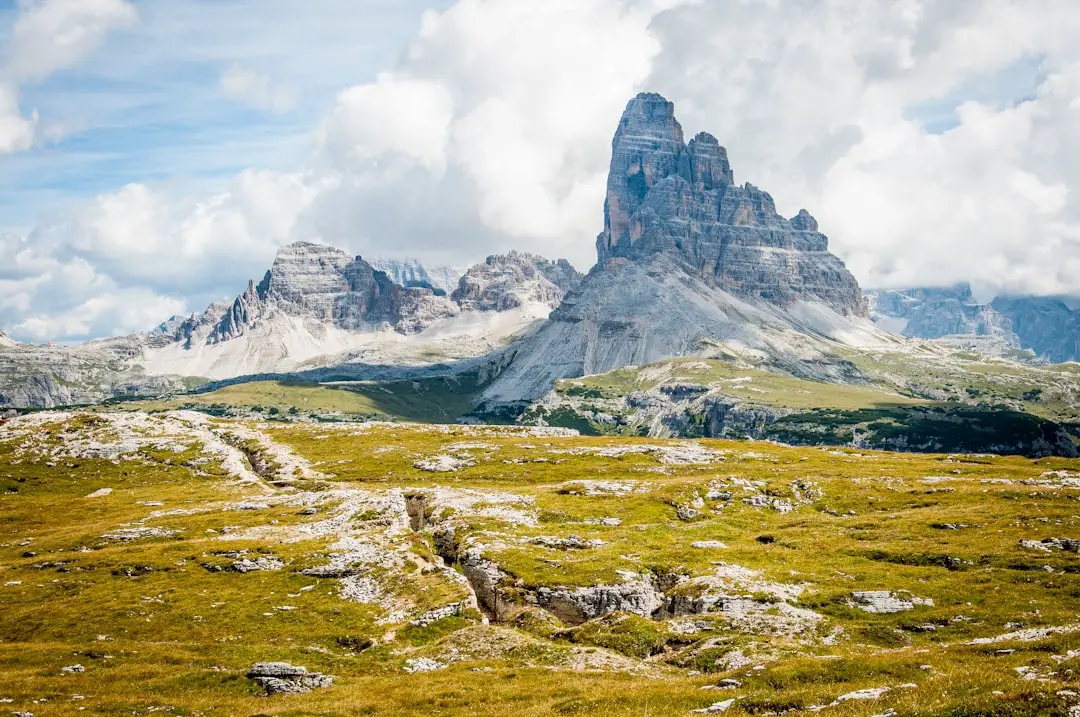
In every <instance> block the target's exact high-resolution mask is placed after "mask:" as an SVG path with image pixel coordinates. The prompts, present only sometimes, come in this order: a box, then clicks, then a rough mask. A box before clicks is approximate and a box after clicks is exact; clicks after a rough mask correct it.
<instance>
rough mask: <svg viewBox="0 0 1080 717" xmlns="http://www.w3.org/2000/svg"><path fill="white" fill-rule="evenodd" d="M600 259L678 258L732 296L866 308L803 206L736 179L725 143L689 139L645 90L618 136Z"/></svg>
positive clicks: (845, 309) (667, 106)
mask: <svg viewBox="0 0 1080 717" xmlns="http://www.w3.org/2000/svg"><path fill="white" fill-rule="evenodd" d="M604 208H605V212H604V214H605V217H604V231H603V232H602V233H601V234H600V236H599V238H598V239H597V254H598V260H599V264H600V265H601V266H602V265H604V264H606V263H607V262H609V261H610V260H611V259H613V258H616V257H625V258H628V259H632V260H637V259H641V258H643V257H647V256H649V255H652V254H656V253H668V254H671V255H673V256H677V257H678V258H679V259H680V260H681V261H682V262H684V263H685V264H686V265H688V266H689V267H691V268H692V270H693V272H694V273H696V274H697V275H698V276H699V277H700V278H701V279H702V280H704V281H706V282H707V283H709V284H711V285H713V286H716V287H718V288H722V289H724V290H726V291H728V292H730V293H732V294H735V295H737V296H740V297H745V298H751V299H763V300H765V301H768V302H770V303H774V304H779V305H787V304H791V303H793V302H794V301H797V300H799V299H816V300H818V301H820V302H822V303H825V304H828V305H830V306H832V307H833V308H835V309H836V310H837V311H839V312H841V313H845V314H856V315H865V314H866V308H865V305H864V301H863V298H862V292H861V291H860V290H859V285H858V283H857V282H856V281H855V278H854V277H853V276H852V275H851V273H850V272H848V270H847V269H846V268H844V265H843V263H842V262H841V261H840V260H839V259H837V258H836V257H835V256H833V255H832V254H829V253H828V239H826V237H825V236H824V235H823V234H820V233H818V231H817V222H816V221H815V220H814V218H813V217H811V216H810V215H809V213H807V212H806V211H805V210H803V211H801V212H799V215H798V216H797V217H795V219H794V220H793V221H788V220H787V219H784V218H783V217H781V216H780V215H779V214H777V212H776V207H775V205H774V203H773V199H772V197H771V196H769V194H768V193H767V192H764V191H762V190H760V189H758V188H757V187H754V186H753V185H751V184H745V185H743V186H737V185H736V184H735V181H734V174H733V172H732V170H731V164H730V163H729V161H728V156H727V150H726V149H724V148H723V147H721V146H720V144H719V143H718V142H717V140H716V138H715V137H713V136H712V135H710V134H708V133H706V132H702V133H700V134H698V135H697V136H695V137H694V138H693V139H692V140H690V142H689V144H684V142H683V132H682V126H681V125H680V124H679V122H678V120H676V119H675V107H674V105H673V104H672V103H671V102H668V101H667V100H666V99H664V98H663V97H661V96H660V95H657V94H641V95H638V96H637V97H635V98H634V99H633V100H631V101H630V103H629V104H628V105H627V107H626V111H625V112H624V113H623V116H622V120H621V121H620V122H619V127H618V129H617V130H616V132H615V139H614V141H613V143H612V157H611V167H610V172H609V174H608V188H607V200H606V202H605V207H604Z"/></svg>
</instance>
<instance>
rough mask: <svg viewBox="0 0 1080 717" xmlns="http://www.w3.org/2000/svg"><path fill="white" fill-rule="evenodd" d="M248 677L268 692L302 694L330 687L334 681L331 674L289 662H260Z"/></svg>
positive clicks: (252, 667)
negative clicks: (310, 670)
mask: <svg viewBox="0 0 1080 717" xmlns="http://www.w3.org/2000/svg"><path fill="white" fill-rule="evenodd" d="M247 676H248V679H250V680H252V681H254V682H255V683H256V684H258V685H259V686H260V687H262V688H263V689H264V690H265V691H266V694H268V695H276V694H301V693H304V692H311V691H312V690H315V689H319V688H323V687H329V686H330V685H331V684H333V682H334V678H333V676H331V675H324V674H322V673H320V672H308V670H307V668H306V667H298V666H296V665H290V664H289V663H287V662H258V663H256V664H254V665H252V666H251V669H250V670H248V673H247Z"/></svg>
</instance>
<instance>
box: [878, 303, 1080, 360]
mask: <svg viewBox="0 0 1080 717" xmlns="http://www.w3.org/2000/svg"><path fill="white" fill-rule="evenodd" d="M867 296H868V298H869V300H870V308H871V318H872V319H873V320H874V321H875V322H876V323H877V324H878V325H879V326H881V327H882V328H885V329H887V330H889V331H895V332H896V333H899V334H903V335H904V336H911V337H915V338H924V339H942V338H954V339H955V338H958V337H987V338H990V339H993V340H995V341H996V342H997V344H999V345H1001V344H1004V345H1007V346H1011V347H1014V348H1020V349H1028V350H1030V351H1032V352H1033V353H1034V354H1035V355H1036V356H1038V357H1039V358H1042V359H1044V360H1046V361H1050V362H1053V363H1061V362H1063V361H1076V360H1078V359H1080V312H1076V311H1074V310H1073V309H1071V308H1070V307H1069V306H1068V305H1067V304H1065V303H1064V302H1063V301H1061V300H1059V299H1054V298H1049V297H1034V296H1021V297H1007V296H1003V297H998V298H996V299H994V300H993V301H992V302H991V303H989V304H980V303H978V302H977V301H976V300H975V298H974V297H973V295H972V292H971V286H970V285H968V284H966V283H961V284H957V285H956V286H953V287H948V288H916V289H886V290H881V291H874V292H868V294H867Z"/></svg>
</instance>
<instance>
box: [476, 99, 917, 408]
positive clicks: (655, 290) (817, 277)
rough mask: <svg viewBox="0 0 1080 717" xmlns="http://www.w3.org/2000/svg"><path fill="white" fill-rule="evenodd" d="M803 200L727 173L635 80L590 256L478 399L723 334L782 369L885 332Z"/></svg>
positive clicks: (658, 355)
mask: <svg viewBox="0 0 1080 717" xmlns="http://www.w3.org/2000/svg"><path fill="white" fill-rule="evenodd" d="M827 247H828V240H827V238H826V237H825V236H824V235H823V234H820V233H819V232H818V231H817V222H816V221H814V219H813V217H811V216H810V215H809V214H808V213H806V212H805V211H803V212H800V213H799V215H798V216H796V217H795V218H794V219H792V220H787V219H784V218H783V217H781V216H780V215H779V214H777V213H776V210H775V207H774V204H773V201H772V197H770V196H769V195H768V194H767V193H765V192H762V191H761V190H758V189H756V188H755V187H753V186H752V185H749V184H748V185H745V186H742V187H739V186H736V185H735V184H734V183H733V173H732V171H731V167H730V164H729V163H728V161H727V153H726V150H724V149H723V148H722V147H720V146H719V144H718V143H717V142H716V140H715V139H714V138H712V137H711V136H710V135H707V134H704V133H702V134H699V135H698V136H697V137H695V138H694V139H693V140H691V142H690V143H689V144H684V143H683V139H682V128H681V126H680V125H679V123H678V121H677V120H676V119H675V116H674V107H673V105H672V104H671V103H670V102H667V101H666V100H664V99H663V98H662V97H660V96H659V95H654V94H642V95H639V96H638V97H636V98H635V99H633V100H631V102H630V103H629V104H628V105H627V108H626V111H625V112H624V114H623V117H622V120H621V121H620V123H619V127H618V129H617V131H616V134H615V139H614V141H613V145H612V160H611V170H610V174H609V177H608V194H607V200H606V202H605V205H604V231H603V232H602V233H601V234H600V236H599V238H598V239H597V252H598V258H599V263H598V264H597V266H596V267H595V268H594V269H593V270H592V271H591V272H590V273H589V275H588V276H587V277H586V278H585V280H584V281H583V282H582V284H581V286H580V288H579V289H577V290H576V291H573V292H571V293H570V294H568V295H567V297H566V298H565V299H564V301H563V304H562V305H561V306H560V307H559V309H557V310H556V311H555V312H553V314H552V315H551V317H550V320H549V321H548V322H547V323H546V324H545V325H544V326H543V327H541V328H540V329H539V330H538V331H537V332H536V334H534V335H533V336H531V337H529V338H528V339H526V340H525V341H524V342H522V343H521V345H520V346H518V347H516V354H515V357H514V359H513V361H512V362H511V363H510V365H509V366H508V367H507V369H506V370H505V371H504V372H503V373H502V374H501V375H500V376H499V378H498V379H497V380H496V381H495V382H494V384H493V385H492V386H491V387H489V388H488V390H487V391H486V392H485V394H484V397H483V399H482V402H481V405H482V406H483V407H484V408H486V409H488V410H498V408H499V406H507V405H515V404H516V405H518V406H520V405H522V403H523V402H527V401H529V400H532V399H535V398H538V397H539V396H541V395H543V394H544V393H545V392H546V391H547V390H549V389H550V388H551V386H552V384H553V383H554V381H555V380H556V379H558V378H565V377H575V376H582V375H585V374H591V373H602V372H605V371H609V370H612V369H614V368H618V367H620V366H626V365H637V364H645V363H649V362H653V361H658V360H661V359H665V358H671V357H675V356H685V355H690V354H694V353H698V352H701V351H703V350H708V346H709V345H710V344H716V343H721V344H726V345H727V346H728V347H729V348H731V349H734V350H739V351H750V352H755V353H758V354H761V355H763V356H767V357H769V358H770V360H771V361H772V363H773V364H775V365H777V366H778V367H781V368H783V367H787V369H788V370H801V371H804V372H805V371H810V372H811V373H813V372H814V371H821V372H824V373H828V372H829V371H831V370H832V369H830V368H828V367H827V366H825V365H824V364H822V366H821V367H820V368H818V369H814V368H807V362H811V363H812V362H814V361H815V360H818V359H821V358H823V357H824V355H825V353H826V352H827V351H828V350H829V346H830V344H832V343H835V342H840V343H850V344H855V345H863V344H881V345H887V344H890V343H895V340H894V339H892V338H891V337H890V336H889V335H887V334H886V333H885V332H883V331H881V330H879V329H876V328H875V327H874V326H873V325H872V324H871V323H870V322H869V321H868V320H867V319H866V318H865V317H866V307H865V302H864V301H863V298H862V293H861V291H860V290H859V286H858V283H857V282H856V281H855V279H854V277H852V275H851V274H850V273H849V272H848V271H847V269H846V268H845V267H844V265H843V263H842V262H841V261H840V260H839V259H837V258H836V257H835V256H833V255H832V254H829V253H828V250H827Z"/></svg>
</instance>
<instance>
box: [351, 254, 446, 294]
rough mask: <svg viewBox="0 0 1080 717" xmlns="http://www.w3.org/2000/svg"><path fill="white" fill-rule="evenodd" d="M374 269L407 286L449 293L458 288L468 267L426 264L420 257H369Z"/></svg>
mask: <svg viewBox="0 0 1080 717" xmlns="http://www.w3.org/2000/svg"><path fill="white" fill-rule="evenodd" d="M368 263H369V264H371V267H372V268H373V269H376V270H377V271H381V272H384V273H385V274H386V275H387V276H389V277H390V278H391V279H393V280H394V283H396V284H401V285H402V286H406V287H413V286H419V287H424V286H426V287H428V288H431V289H434V290H435V293H439V292H440V291H441V292H443V293H446V294H449V293H450V292H452V291H453V290H454V289H456V288H457V285H458V281H459V280H460V279H461V276H462V274H464V273H465V271H466V269H462V268H460V267H456V266H446V265H433V264H425V263H423V262H421V261H419V260H418V259H392V258H385V257H380V258H378V259H369V260H368Z"/></svg>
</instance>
